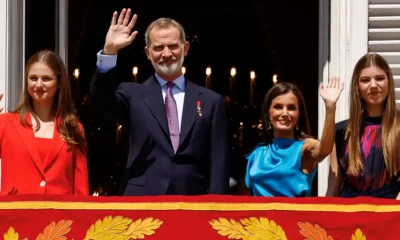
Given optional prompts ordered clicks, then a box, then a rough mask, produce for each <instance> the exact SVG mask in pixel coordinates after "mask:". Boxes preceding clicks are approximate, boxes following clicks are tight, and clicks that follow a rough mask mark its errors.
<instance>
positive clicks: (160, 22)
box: [144, 18, 186, 46]
mask: <svg viewBox="0 0 400 240" xmlns="http://www.w3.org/2000/svg"><path fill="white" fill-rule="evenodd" d="M155 27H156V28H161V29H166V28H170V27H175V28H177V29H178V31H179V34H180V39H181V42H182V44H183V43H185V42H186V34H185V30H184V29H183V27H182V25H181V24H180V23H178V22H177V21H175V20H173V19H171V18H159V19H157V20H155V21H154V22H152V23H150V25H149V26H148V27H147V29H146V33H145V34H144V41H145V42H146V46H150V32H151V30H152V29H153V28H155Z"/></svg>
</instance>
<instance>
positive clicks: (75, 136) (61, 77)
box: [12, 50, 86, 153]
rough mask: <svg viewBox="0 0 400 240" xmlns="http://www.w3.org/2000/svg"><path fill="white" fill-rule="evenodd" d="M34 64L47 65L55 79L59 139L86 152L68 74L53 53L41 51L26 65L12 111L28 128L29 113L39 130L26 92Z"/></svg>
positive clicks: (38, 122)
mask: <svg viewBox="0 0 400 240" xmlns="http://www.w3.org/2000/svg"><path fill="white" fill-rule="evenodd" d="M35 63H43V64H45V65H47V66H48V67H49V68H51V69H52V71H53V72H54V73H55V75H56V77H57V83H58V88H57V92H56V94H55V96H54V104H53V107H54V111H55V119H56V121H55V123H56V126H57V129H58V131H59V132H60V135H61V137H62V138H63V139H64V141H66V142H67V144H68V145H69V146H71V147H72V146H75V147H77V148H78V149H79V150H81V151H82V152H84V153H85V152H86V139H85V134H84V131H83V128H82V127H81V126H80V125H79V120H78V118H77V116H76V114H75V110H74V106H73V102H72V94H71V88H70V82H69V77H68V72H67V70H66V68H65V65H64V62H63V60H62V59H61V58H60V57H59V56H58V55H57V54H56V53H54V52H53V51H49V50H42V51H39V52H37V53H35V54H34V55H33V56H32V57H31V58H30V59H29V60H28V63H27V64H26V71H25V87H24V92H23V95H22V96H21V99H20V102H19V104H18V106H17V108H16V109H15V110H14V111H12V112H14V113H19V114H20V121H21V124H22V125H25V126H28V125H29V124H28V122H27V113H30V114H31V115H32V117H33V118H34V119H35V120H36V123H37V126H36V129H35V131H38V130H39V129H40V121H39V119H38V117H37V115H36V114H35V112H34V110H33V103H32V97H31V95H30V94H29V92H28V84H27V81H28V76H29V72H30V70H31V68H32V66H33V65H34V64H35Z"/></svg>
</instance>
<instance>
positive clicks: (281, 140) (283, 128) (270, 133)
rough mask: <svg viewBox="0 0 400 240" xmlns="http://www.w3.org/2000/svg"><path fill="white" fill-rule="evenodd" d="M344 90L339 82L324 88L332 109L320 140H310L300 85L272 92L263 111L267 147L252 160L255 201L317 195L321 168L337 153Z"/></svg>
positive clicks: (278, 87)
mask: <svg viewBox="0 0 400 240" xmlns="http://www.w3.org/2000/svg"><path fill="white" fill-rule="evenodd" d="M342 90H343V84H340V83H339V80H338V79H337V78H335V77H334V78H331V79H329V81H328V85H327V86H324V85H323V84H321V86H320V89H319V93H320V96H321V97H322V98H323V100H324V102H325V110H326V115H325V125H324V129H323V132H322V136H321V140H320V141H319V140H317V139H314V138H312V137H310V127H309V122H308V118H307V111H306V106H305V102H304V99H303V96H302V94H301V92H300V90H299V89H298V88H297V87H296V85H294V84H290V83H279V84H277V85H275V86H274V87H272V88H271V89H270V90H269V91H268V92H267V94H266V95H265V98H264V102H263V107H262V114H263V117H264V123H265V129H266V131H265V142H263V143H260V144H258V145H257V146H256V148H255V149H254V150H253V151H252V152H251V153H249V154H248V155H247V156H246V158H247V160H248V163H247V170H246V176H245V182H246V186H247V188H249V189H250V190H251V192H252V194H253V195H254V196H271V197H275V196H286V197H305V196H310V195H311V191H310V189H311V183H312V181H313V178H314V176H315V173H316V167H317V164H318V163H319V162H321V161H322V160H323V159H324V158H325V157H326V156H328V155H329V153H330V152H331V151H332V147H333V144H334V140H335V111H336V102H337V100H338V98H339V96H340V93H341V92H342Z"/></svg>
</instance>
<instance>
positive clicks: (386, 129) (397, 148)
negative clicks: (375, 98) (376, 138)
mask: <svg viewBox="0 0 400 240" xmlns="http://www.w3.org/2000/svg"><path fill="white" fill-rule="evenodd" d="M371 66H375V67H377V68H380V69H381V70H383V71H384V72H385V74H386V77H387V79H388V89H389V91H388V96H387V98H386V100H385V101H384V110H383V116H382V149H383V156H384V159H385V163H386V168H387V171H388V173H389V175H390V176H391V177H393V176H396V175H397V173H398V172H399V157H400V156H399V154H400V126H399V118H398V112H397V110H396V97H395V91H394V81H393V74H392V71H391V69H390V67H389V64H388V63H387V62H386V60H385V59H384V58H383V57H382V56H380V55H379V54H366V55H364V56H363V57H362V58H361V59H360V60H358V62H357V64H356V66H355V68H354V72H353V76H352V79H351V94H350V119H349V122H348V126H347V129H346V135H345V140H346V141H347V143H348V147H349V165H348V169H347V172H348V173H349V174H350V175H353V176H357V175H359V174H360V173H362V172H363V168H364V164H363V161H362V156H361V149H360V134H361V133H360V131H361V125H362V120H363V110H364V109H365V107H366V106H365V104H366V103H365V101H364V99H363V98H362V97H361V94H360V88H359V79H360V75H361V71H362V70H363V69H365V68H368V67H371Z"/></svg>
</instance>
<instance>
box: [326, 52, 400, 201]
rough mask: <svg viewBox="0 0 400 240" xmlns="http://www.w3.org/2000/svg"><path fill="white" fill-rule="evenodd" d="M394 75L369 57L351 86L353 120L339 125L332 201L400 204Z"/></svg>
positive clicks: (331, 180) (382, 62) (383, 63)
mask: <svg viewBox="0 0 400 240" xmlns="http://www.w3.org/2000/svg"><path fill="white" fill-rule="evenodd" d="M394 89H395V85H394V80H393V74H392V71H391V69H390V67H389V64H388V63H387V62H386V60H385V59H384V58H383V57H382V56H380V55H378V54H366V55H365V56H363V57H362V58H360V60H359V61H358V63H357V64H356V66H355V68H354V72H353V76H352V80H351V91H350V118H349V119H347V120H344V121H341V122H339V123H337V124H336V139H335V148H334V149H333V151H332V153H331V157H330V173H329V183H328V191H327V194H326V195H327V196H333V197H336V196H341V197H358V196H370V197H378V198H392V199H395V198H397V199H400V196H399V191H400V182H399V180H400V178H399V173H400V119H399V112H398V111H397V110H396V93H395V91H394Z"/></svg>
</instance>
